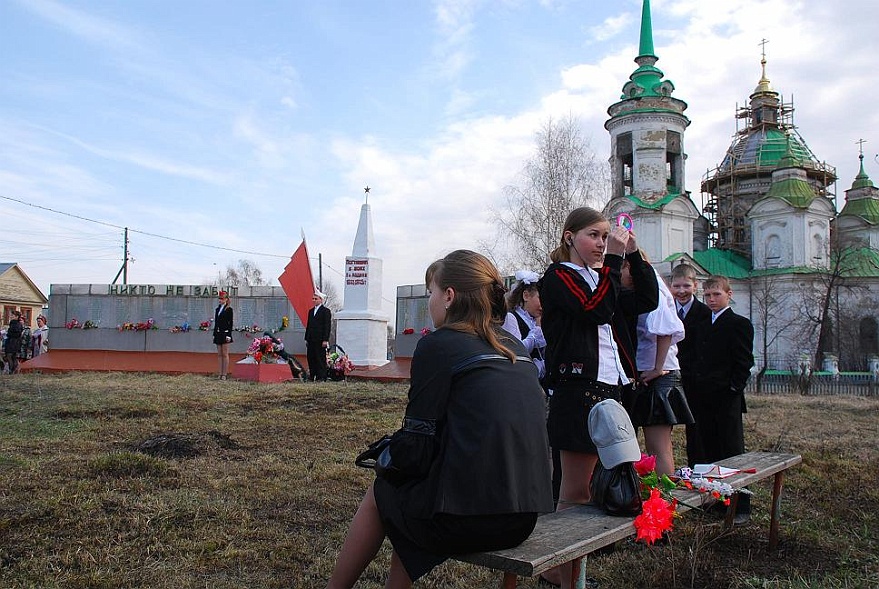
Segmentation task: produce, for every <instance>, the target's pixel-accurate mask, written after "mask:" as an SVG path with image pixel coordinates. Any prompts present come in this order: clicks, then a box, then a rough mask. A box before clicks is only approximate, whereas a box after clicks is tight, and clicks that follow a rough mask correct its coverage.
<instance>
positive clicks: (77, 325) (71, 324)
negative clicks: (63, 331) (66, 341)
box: [64, 317, 82, 329]
mask: <svg viewBox="0 0 879 589" xmlns="http://www.w3.org/2000/svg"><path fill="white" fill-rule="evenodd" d="M64 327H66V328H67V329H79V328H80V327H82V323H80V322H79V321H77V320H76V317H74V318H73V319H71V320H70V321H68V322H67V323H65V324H64Z"/></svg>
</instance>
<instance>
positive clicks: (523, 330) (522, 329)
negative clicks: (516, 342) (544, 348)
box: [513, 311, 531, 339]
mask: <svg viewBox="0 0 879 589" xmlns="http://www.w3.org/2000/svg"><path fill="white" fill-rule="evenodd" d="M513 316H514V317H515V318H516V322H517V323H518V324H519V334H520V335H521V336H522V339H525V338H526V337H528V334H529V333H531V328H530V327H529V326H528V324H527V323H525V320H524V319H522V316H521V315H519V313H518V312H517V311H513Z"/></svg>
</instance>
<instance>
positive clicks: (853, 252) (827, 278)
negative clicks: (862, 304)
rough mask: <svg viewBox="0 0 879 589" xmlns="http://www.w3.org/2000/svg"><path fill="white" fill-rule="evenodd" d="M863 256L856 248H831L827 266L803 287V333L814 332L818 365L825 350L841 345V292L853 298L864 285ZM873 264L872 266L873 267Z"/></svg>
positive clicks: (831, 350)
mask: <svg viewBox="0 0 879 589" xmlns="http://www.w3.org/2000/svg"><path fill="white" fill-rule="evenodd" d="M862 263H863V257H862V256H861V250H860V249H859V248H851V247H846V248H841V247H834V248H832V249H831V250H830V266H829V267H828V268H826V269H821V270H818V271H817V272H816V273H815V274H814V275H813V276H814V278H813V280H812V281H811V283H810V284H807V285H806V287H805V289H804V290H803V305H802V308H803V315H804V317H805V319H806V320H807V324H806V325H805V326H804V327H805V329H806V330H807V331H806V332H805V333H808V334H811V335H812V336H814V335H816V334H817V338H818V342H817V345H816V346H815V356H814V358H815V366H821V360H822V358H823V356H824V354H825V353H831V352H836V353H837V355H838V353H839V349H840V346H839V344H840V342H839V336H840V330H839V328H838V326H839V324H840V321H841V320H842V314H841V312H840V296H841V295H842V296H843V297H845V298H853V297H852V296H851V295H852V293H854V292H855V291H858V290H863V289H865V288H867V286H866V285H865V284H863V282H862V281H859V280H858V276H859V274H860V273H861V272H862V271H863V268H861V267H860V266H861V264H862ZM875 270H876V268H874V269H873V271H875Z"/></svg>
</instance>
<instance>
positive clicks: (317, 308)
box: [305, 290, 333, 380]
mask: <svg viewBox="0 0 879 589" xmlns="http://www.w3.org/2000/svg"><path fill="white" fill-rule="evenodd" d="M326 298H327V295H325V294H324V293H322V292H320V291H319V290H315V291H314V296H312V298H311V299H312V302H313V303H314V308H313V309H312V310H311V311H309V312H308V323H307V324H306V325H305V353H306V356H307V358H308V374H309V376H310V378H311V380H326V379H327V348H328V347H329V346H330V326H331V324H332V321H333V314H332V313H331V312H330V310H329V309H328V308H326V307H325V306H324V304H323V302H324V300H325V299H326Z"/></svg>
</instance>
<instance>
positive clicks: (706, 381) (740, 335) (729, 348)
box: [688, 309, 754, 405]
mask: <svg viewBox="0 0 879 589" xmlns="http://www.w3.org/2000/svg"><path fill="white" fill-rule="evenodd" d="M693 332H694V333H693V335H694V339H693V341H692V342H691V344H690V345H691V346H693V348H692V349H691V352H692V356H691V358H692V360H693V364H692V378H691V381H692V383H693V385H694V386H696V387H697V389H698V392H699V395H700V396H702V395H703V392H704V394H705V395H708V396H710V395H712V394H721V395H723V394H726V395H729V394H738V395H741V394H742V393H744V390H745V385H746V384H747V383H748V378H749V377H750V376H751V367H752V366H753V365H754V354H753V348H754V326H753V325H751V322H750V321H749V320H748V319H747V318H746V317H742V316H741V315H736V314H735V313H734V312H733V310H732V309H727V310H726V311H724V312H723V314H721V315H720V317H718V318H717V320H716V321H715V322H714V323H713V324H712V323H711V315H710V313H709V315H708V317H707V318H706V319H702V320H701V321H699V322H698V323H696V324H695V325H694V328H693ZM688 337H689V336H688ZM743 405H744V404H743Z"/></svg>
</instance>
